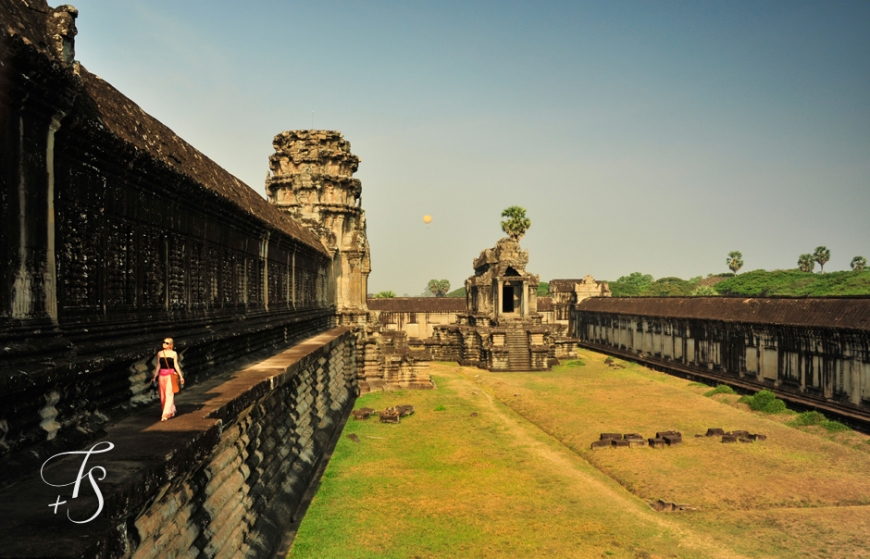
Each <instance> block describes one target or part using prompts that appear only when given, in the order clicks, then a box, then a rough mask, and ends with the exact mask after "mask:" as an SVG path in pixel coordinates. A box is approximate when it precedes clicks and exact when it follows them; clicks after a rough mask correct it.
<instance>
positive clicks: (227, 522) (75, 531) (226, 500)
mask: <svg viewBox="0 0 870 559" xmlns="http://www.w3.org/2000/svg"><path fill="white" fill-rule="evenodd" d="M355 359H356V350H355V338H354V336H353V335H352V334H351V332H350V331H349V329H348V328H346V327H340V328H335V329H332V330H330V331H327V332H325V333H323V334H319V335H317V336H314V337H312V338H309V339H307V340H305V341H304V342H302V343H300V344H297V345H295V346H294V347H292V348H291V349H289V350H286V351H284V352H281V353H279V354H277V355H274V356H273V357H271V358H269V359H266V360H264V361H261V362H259V363H256V364H254V365H252V366H249V367H247V368H243V369H241V370H239V371H237V372H236V373H235V374H233V375H232V376H231V377H230V378H229V379H228V380H220V379H214V380H212V381H207V382H206V383H204V384H201V385H199V386H197V387H194V388H193V389H191V390H184V391H183V392H182V394H181V398H180V399H179V401H180V402H183V403H182V404H180V405H183V406H186V408H185V409H186V411H185V413H182V414H181V415H179V416H178V417H176V418H174V419H172V420H170V421H168V422H165V423H161V422H157V423H156V424H155V423H154V419H155V418H156V415H151V414H147V417H145V416H146V414H143V413H140V414H138V417H137V416H131V417H130V418H128V419H126V420H124V421H120V422H118V423H116V424H114V425H112V426H111V427H109V428H108V429H107V432H106V435H105V438H104V439H103V440H104V441H108V442H111V443H112V444H113V445H114V448H112V449H111V450H109V451H107V452H105V453H104V454H99V455H94V456H91V457H89V459H88V462H87V464H88V468H92V467H95V466H98V467H101V468H104V469H105V472H106V475H105V479H104V480H100V479H99V475H97V479H98V486H99V487H100V491H101V495H102V498H103V501H104V505H103V508H102V510H101V511H100V513H99V515H98V516H97V517H96V518H95V519H94V520H93V521H91V522H87V523H84V524H74V523H73V522H71V521H70V520H69V519H68V518H66V515H65V514H64V509H67V507H69V508H68V509H67V512H69V515H70V518H72V519H75V520H77V521H81V520H83V519H86V518H88V517H89V515H92V514H93V513H94V511H96V510H98V503H97V498H96V497H95V494H94V492H93V491H92V490H91V488H90V487H89V486H88V482H87V480H85V481H83V482H82V483H83V484H84V485H85V487H83V490H82V493H81V494H80V495H79V497H77V498H71V497H70V495H69V493H70V491H69V489H70V488H66V489H63V488H61V489H58V488H55V487H51V486H48V485H46V484H45V483H43V482H42V481H40V474H39V471H38V469H37V470H35V471H33V472H31V475H29V476H28V477H27V478H25V479H22V480H20V481H19V483H17V484H16V485H14V486H10V487H7V488H5V489H0V518H3V530H0V557H101V558H122V557H123V558H134V559H145V558H156V557H209V558H223V557H275V556H276V552H277V550H278V549H279V548H281V547H282V542H283V541H284V538H285V536H286V533H287V529H288V527H289V525H290V524H291V522H292V519H293V517H294V515H295V514H297V511H298V509H299V506H300V503H301V502H302V501H303V499H304V497H305V494H306V491H307V489H308V487H309V485H310V483H311V482H312V479H313V478H314V476H315V475H316V471H317V469H318V468H319V466H320V465H321V463H322V459H323V456H324V452H325V450H326V449H327V447H328V446H330V444H331V443H332V442H333V441H334V437H335V436H337V434H338V433H339V429H340V428H341V425H342V423H343V420H344V419H345V418H346V417H347V415H348V413H349V410H350V408H351V407H352V405H353V401H354V394H355V392H356V389H357V387H356V363H355ZM190 408H195V409H190ZM101 448H104V447H101ZM80 467H82V458H81V457H80V456H67V457H62V458H58V459H57V460H54V461H52V462H51V463H50V464H49V465H48V466H47V467H46V469H45V472H44V475H45V479H47V480H50V481H52V482H55V483H57V482H66V481H68V480H69V479H75V472H77V471H78V469H79V468H80ZM58 492H61V493H64V492H65V501H66V503H65V504H64V505H63V506H62V507H61V511H60V514H58V515H53V514H52V512H51V510H52V509H51V508H50V507H45V506H44V505H43V503H50V502H53V501H54V499H55V495H56V494H57V493H58ZM36 503H38V504H39V505H38V506H34V505H35V504H36Z"/></svg>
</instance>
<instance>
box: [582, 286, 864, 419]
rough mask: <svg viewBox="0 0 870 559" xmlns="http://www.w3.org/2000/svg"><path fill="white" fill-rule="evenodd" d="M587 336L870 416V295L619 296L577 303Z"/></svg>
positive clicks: (641, 355)
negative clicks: (784, 296)
mask: <svg viewBox="0 0 870 559" xmlns="http://www.w3.org/2000/svg"><path fill="white" fill-rule="evenodd" d="M572 314H573V315H574V316H573V317H572V325H573V333H574V334H575V335H576V336H577V338H579V339H580V340H581V342H580V343H581V345H583V346H584V347H588V348H590V349H594V350H597V351H603V352H606V353H611V354H613V355H617V356H620V357H623V358H624V359H631V360H633V361H640V362H642V363H645V364H647V365H650V366H652V367H655V368H660V369H664V370H667V371H671V372H675V373H677V374H680V375H682V376H687V377H690V378H699V379H703V380H705V381H707V382H710V383H711V384H712V383H716V382H724V383H727V384H730V385H732V386H736V387H739V388H741V389H743V390H749V391H756V390H761V389H769V390H773V391H774V392H776V394H777V395H778V396H779V397H781V398H783V399H785V400H788V401H791V402H795V403H797V404H798V405H800V406H804V407H810V408H815V409H819V410H822V411H824V412H826V413H834V414H837V415H838V416H840V417H842V418H845V419H847V420H848V421H850V422H853V423H861V424H863V425H865V426H867V425H870V298H868V297H843V298H837V297H818V298H794V299H789V298H762V297H749V298H747V297H614V298H609V299H608V298H590V299H586V300H585V301H583V302H582V303H580V304H578V305H577V306H576V307H575V308H574V309H573V310H572Z"/></svg>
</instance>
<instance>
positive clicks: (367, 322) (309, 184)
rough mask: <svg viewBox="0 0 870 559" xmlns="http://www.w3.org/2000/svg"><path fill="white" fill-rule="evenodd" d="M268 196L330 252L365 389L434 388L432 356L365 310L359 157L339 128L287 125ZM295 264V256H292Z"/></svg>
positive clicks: (272, 163) (341, 319)
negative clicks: (356, 177)
mask: <svg viewBox="0 0 870 559" xmlns="http://www.w3.org/2000/svg"><path fill="white" fill-rule="evenodd" d="M272 145H273V147H274V148H275V153H274V154H273V155H272V156H271V157H270V158H269V175H268V176H267V177H266V194H267V195H268V198H269V202H271V204H272V206H274V207H275V208H277V209H279V210H282V211H283V212H284V213H285V214H287V215H289V216H290V217H291V218H293V220H294V221H296V222H299V223H301V224H302V225H304V226H305V227H306V229H307V230H308V231H310V232H312V233H314V234H315V235H316V236H317V237H318V238H319V239H320V241H321V242H322V243H323V245H324V246H325V247H326V250H327V251H329V253H330V255H331V257H332V266H331V273H330V279H331V281H330V283H329V293H328V297H327V298H328V300H329V301H332V302H333V303H334V304H335V307H336V317H337V322H338V324H339V325H348V326H351V327H352V328H353V331H354V334H355V336H356V345H357V354H358V355H359V358H358V360H357V367H358V369H357V374H358V380H359V384H358V386H359V390H360V392H368V391H370V390H376V389H380V388H384V387H393V388H424V389H425V388H434V384H433V383H432V380H431V377H430V376H429V374H428V369H429V363H428V361H429V359H428V358H427V357H428V354H426V353H424V352H420V351H418V350H412V349H411V348H409V347H408V344H407V336H406V334H405V333H404V332H398V331H390V330H389V329H387V328H384V327H382V325H381V323H380V322H379V321H378V320H377V319H376V318H375V317H373V316H372V314H371V313H370V312H369V310H368V308H367V307H366V292H367V285H368V277H369V273H370V272H371V256H370V251H369V242H368V238H367V236H366V219H365V211H364V210H363V209H362V184H361V183H360V180H359V179H355V178H353V174H354V173H355V172H356V171H357V169H358V168H359V164H360V159H359V157H357V156H356V155H354V154H353V153H351V151H350V149H351V148H350V142H348V141H347V140H345V139H344V136H342V134H341V132H338V131H336V130H290V131H285V132H281V133H280V134H278V135H277V136H275V138H274V140H273V142H272ZM294 262H295V260H294Z"/></svg>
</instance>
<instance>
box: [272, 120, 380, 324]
mask: <svg viewBox="0 0 870 559" xmlns="http://www.w3.org/2000/svg"><path fill="white" fill-rule="evenodd" d="M272 146H273V147H274V148H275V153H274V154H273V155H272V156H270V157H269V168H270V173H269V175H268V177H267V178H266V193H267V194H268V196H269V202H271V203H272V204H273V205H275V206H276V207H277V208H279V209H282V210H284V211H286V212H287V213H289V214H290V215H291V216H293V217H294V218H295V219H297V220H298V221H299V222H301V223H302V224H303V225H305V226H306V227H307V228H308V229H309V230H311V231H312V232H314V233H315V234H316V235H317V236H319V237H320V239H321V241H323V244H324V245H326V248H327V249H328V250H329V251H330V253H331V254H332V261H333V266H332V272H333V281H331V282H330V285H331V289H330V293H329V296H330V298H331V300H332V301H334V302H335V306H336V309H337V312H338V321H339V323H340V324H365V323H366V320H367V316H368V309H367V308H366V292H367V287H368V276H369V273H370V272H371V259H370V256H369V242H368V238H367V237H366V221H365V213H364V211H363V209H362V207H361V201H362V198H361V195H362V185H361V183H360V181H359V179H355V178H353V174H354V173H355V172H356V170H357V168H358V167H359V163H360V159H359V157H357V156H355V155H353V154H352V153H351V152H350V142H348V141H347V140H345V139H344V136H342V134H341V133H340V132H338V131H335V130H289V131H285V132H281V133H280V134H278V135H277V136H275V139H274V140H273V141H272Z"/></svg>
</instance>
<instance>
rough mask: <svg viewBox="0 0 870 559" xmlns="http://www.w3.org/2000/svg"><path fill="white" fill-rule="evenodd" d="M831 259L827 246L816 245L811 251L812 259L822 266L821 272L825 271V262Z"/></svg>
mask: <svg viewBox="0 0 870 559" xmlns="http://www.w3.org/2000/svg"><path fill="white" fill-rule="evenodd" d="M830 259H831V251H830V250H828V248H827V247H823V246H821V247H816V250H815V251H814V252H813V260H814V261H816V262H818V263H819V266H821V268H822V273H824V272H825V264H827V263H828V261H829V260H830Z"/></svg>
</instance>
